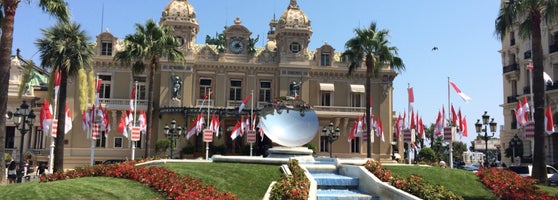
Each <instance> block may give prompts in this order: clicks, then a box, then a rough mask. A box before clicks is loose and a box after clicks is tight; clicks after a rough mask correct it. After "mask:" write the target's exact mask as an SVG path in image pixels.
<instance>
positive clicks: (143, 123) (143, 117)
mask: <svg viewBox="0 0 558 200" xmlns="http://www.w3.org/2000/svg"><path fill="white" fill-rule="evenodd" d="M138 121H139V126H140V131H142V132H143V133H145V132H147V114H145V111H143V110H140V114H139V116H138Z"/></svg>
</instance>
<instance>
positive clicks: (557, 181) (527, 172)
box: [508, 165, 558, 186]
mask: <svg viewBox="0 0 558 200" xmlns="http://www.w3.org/2000/svg"><path fill="white" fill-rule="evenodd" d="M508 169H509V170H511V171H513V172H515V173H517V174H519V175H520V176H525V177H531V174H532V173H533V166H532V165H521V166H510V167H508ZM546 173H547V176H548V183H549V185H551V186H558V170H556V168H554V167H552V166H550V165H546Z"/></svg>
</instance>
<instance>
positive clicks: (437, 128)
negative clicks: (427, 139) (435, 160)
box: [434, 111, 444, 137]
mask: <svg viewBox="0 0 558 200" xmlns="http://www.w3.org/2000/svg"><path fill="white" fill-rule="evenodd" d="M443 121H444V118H443V117H442V113H440V111H438V116H437V117H436V124H435V125H434V135H435V136H436V137H439V136H442V133H443V131H444V125H443Z"/></svg>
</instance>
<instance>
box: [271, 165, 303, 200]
mask: <svg viewBox="0 0 558 200" xmlns="http://www.w3.org/2000/svg"><path fill="white" fill-rule="evenodd" d="M288 165H289V169H290V170H291V173H292V174H291V175H290V176H288V175H283V177H282V178H281V179H279V180H278V181H277V182H276V183H275V184H274V185H273V188H272V189H271V194H270V197H269V199H273V200H275V199H300V200H302V199H308V191H309V190H310V181H309V180H308V178H306V175H305V174H304V170H303V169H302V168H300V166H299V165H298V160H296V159H291V160H290V161H289V163H288Z"/></svg>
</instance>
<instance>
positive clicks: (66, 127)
mask: <svg viewBox="0 0 558 200" xmlns="http://www.w3.org/2000/svg"><path fill="white" fill-rule="evenodd" d="M70 130H72V114H71V113H70V108H68V103H66V120H65V122H64V134H66V133H68V132H70Z"/></svg>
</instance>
